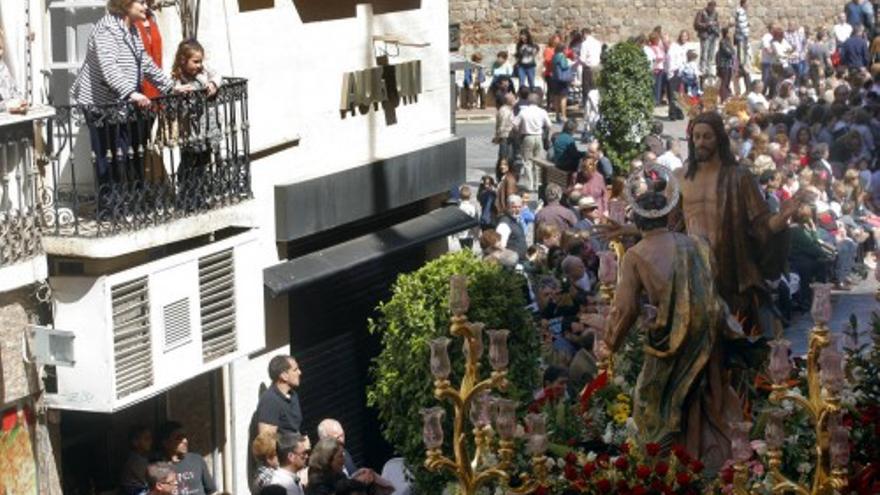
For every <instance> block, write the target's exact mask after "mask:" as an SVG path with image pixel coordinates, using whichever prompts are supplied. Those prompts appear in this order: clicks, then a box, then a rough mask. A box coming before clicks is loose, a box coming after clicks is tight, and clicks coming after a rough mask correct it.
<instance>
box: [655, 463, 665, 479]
mask: <svg viewBox="0 0 880 495" xmlns="http://www.w3.org/2000/svg"><path fill="white" fill-rule="evenodd" d="M654 472H655V473H657V476H666V473H668V472H669V464H666V463H665V462H663V461H660V462H658V463H657V465H656V466H654Z"/></svg>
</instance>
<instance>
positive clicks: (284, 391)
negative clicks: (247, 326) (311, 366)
mask: <svg viewBox="0 0 880 495" xmlns="http://www.w3.org/2000/svg"><path fill="white" fill-rule="evenodd" d="M301 378H302V370H300V368H299V365H298V364H297V362H296V360H295V359H293V357H291V356H275V357H273V358H272V360H271V361H269V379H271V380H272V385H270V386H269V388H268V389H266V391H265V392H263V395H261V396H260V401H259V403H258V404H257V428H258V433H263V432H269V433H276V432H282V431H287V432H291V433H299V431H300V430H299V429H300V425H301V424H302V409H301V408H300V405H299V396H298V395H297V394H296V388H297V387H299V384H300V379H301Z"/></svg>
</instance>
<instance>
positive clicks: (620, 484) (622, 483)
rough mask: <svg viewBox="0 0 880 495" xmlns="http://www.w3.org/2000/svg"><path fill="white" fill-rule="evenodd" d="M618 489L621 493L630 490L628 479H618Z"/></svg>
mask: <svg viewBox="0 0 880 495" xmlns="http://www.w3.org/2000/svg"><path fill="white" fill-rule="evenodd" d="M617 491H618V492H620V493H626V492H628V491H629V484H628V483H627V482H626V480H617Z"/></svg>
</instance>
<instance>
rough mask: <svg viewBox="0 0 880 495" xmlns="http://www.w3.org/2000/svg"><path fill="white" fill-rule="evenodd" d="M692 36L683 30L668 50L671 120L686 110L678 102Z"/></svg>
mask: <svg viewBox="0 0 880 495" xmlns="http://www.w3.org/2000/svg"><path fill="white" fill-rule="evenodd" d="M690 37H691V35H690V33H689V32H688V31H686V30H683V31H682V32H681V33H679V35H678V39H676V40H675V42H674V43H672V44H671V45H669V49H668V50H667V51H666V79H667V80H668V81H669V84H668V85H667V94H666V99H667V101H668V102H669V120H673V121H674V120H683V119H684V112H683V111H682V109H681V108H680V107H679V104H678V95H679V94H681V91H682V87H681V86H682V80H681V76H682V74H681V72H682V70H683V69H684V66H685V64H686V63H687V52H688V49H687V45H688V42H689V41H690ZM606 179H607V177H606Z"/></svg>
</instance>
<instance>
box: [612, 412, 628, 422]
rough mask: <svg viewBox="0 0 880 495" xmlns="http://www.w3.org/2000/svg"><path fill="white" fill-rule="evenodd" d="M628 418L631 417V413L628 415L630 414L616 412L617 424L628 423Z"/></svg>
mask: <svg viewBox="0 0 880 495" xmlns="http://www.w3.org/2000/svg"><path fill="white" fill-rule="evenodd" d="M627 419H629V415H628V414H623V413H618V414H615V415H614V422H615V423H617V424H619V425H622V424H624V423H626V420H627Z"/></svg>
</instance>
